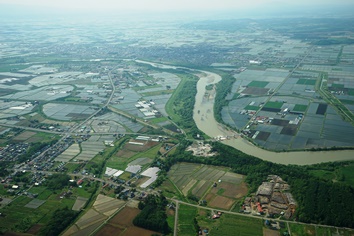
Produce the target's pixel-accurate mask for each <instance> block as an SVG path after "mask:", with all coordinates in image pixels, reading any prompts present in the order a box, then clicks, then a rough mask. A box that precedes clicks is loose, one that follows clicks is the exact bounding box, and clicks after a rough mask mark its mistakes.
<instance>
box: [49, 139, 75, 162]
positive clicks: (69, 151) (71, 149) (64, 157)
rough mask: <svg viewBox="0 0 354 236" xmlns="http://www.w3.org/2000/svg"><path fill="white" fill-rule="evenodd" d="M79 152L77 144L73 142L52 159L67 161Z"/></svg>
mask: <svg viewBox="0 0 354 236" xmlns="http://www.w3.org/2000/svg"><path fill="white" fill-rule="evenodd" d="M79 153H80V147H79V144H77V143H74V144H72V145H71V146H70V147H69V148H68V149H66V150H65V151H64V152H63V153H61V154H60V155H59V156H57V157H56V158H55V159H54V160H55V161H60V162H68V161H70V160H71V159H73V158H74V157H75V156H76V155H78V154H79Z"/></svg>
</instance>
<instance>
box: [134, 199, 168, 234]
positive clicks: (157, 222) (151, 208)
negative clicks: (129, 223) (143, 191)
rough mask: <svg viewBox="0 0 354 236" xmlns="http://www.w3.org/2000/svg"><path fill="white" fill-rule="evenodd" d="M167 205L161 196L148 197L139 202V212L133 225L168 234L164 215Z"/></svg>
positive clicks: (165, 215)
mask: <svg viewBox="0 0 354 236" xmlns="http://www.w3.org/2000/svg"><path fill="white" fill-rule="evenodd" d="M167 203H168V202H167V200H166V198H165V197H164V196H163V195H159V196H158V195H152V194H151V195H148V196H147V197H146V198H145V199H144V200H143V201H141V202H139V209H140V210H141V212H140V213H139V214H138V215H137V216H136V217H135V218H134V220H133V224H134V225H135V226H139V227H142V228H144V229H149V230H152V231H156V232H159V233H162V234H168V233H170V232H171V229H170V228H169V226H168V223H167V214H166V205H167Z"/></svg>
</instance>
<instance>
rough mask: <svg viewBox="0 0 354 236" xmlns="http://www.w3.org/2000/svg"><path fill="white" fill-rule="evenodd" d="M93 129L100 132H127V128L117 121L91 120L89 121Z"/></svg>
mask: <svg viewBox="0 0 354 236" xmlns="http://www.w3.org/2000/svg"><path fill="white" fill-rule="evenodd" d="M89 125H90V126H91V128H92V130H93V131H94V132H98V133H118V134H119V133H120V134H122V133H125V132H126V129H125V128H124V127H123V126H122V125H120V124H118V123H116V122H115V121H110V120H109V121H102V120H96V119H95V120H91V121H90V122H89Z"/></svg>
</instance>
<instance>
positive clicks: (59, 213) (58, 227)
mask: <svg viewBox="0 0 354 236" xmlns="http://www.w3.org/2000/svg"><path fill="white" fill-rule="evenodd" d="M76 216H77V213H76V212H75V211H72V210H69V209H68V208H67V207H66V208H63V209H58V210H56V211H54V212H53V215H52V217H51V219H50V220H49V222H48V224H46V225H45V226H44V227H43V228H41V230H40V232H39V235H59V234H60V233H61V232H62V231H63V230H64V229H65V228H66V227H68V226H69V225H70V224H71V222H72V221H73V220H74V219H75V217H76Z"/></svg>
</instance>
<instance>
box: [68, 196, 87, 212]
mask: <svg viewBox="0 0 354 236" xmlns="http://www.w3.org/2000/svg"><path fill="white" fill-rule="evenodd" d="M87 201H88V198H84V197H77V198H76V201H75V203H74V205H73V207H72V210H73V211H80V210H81V209H82V208H83V207H84V206H85V204H86V202H87Z"/></svg>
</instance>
